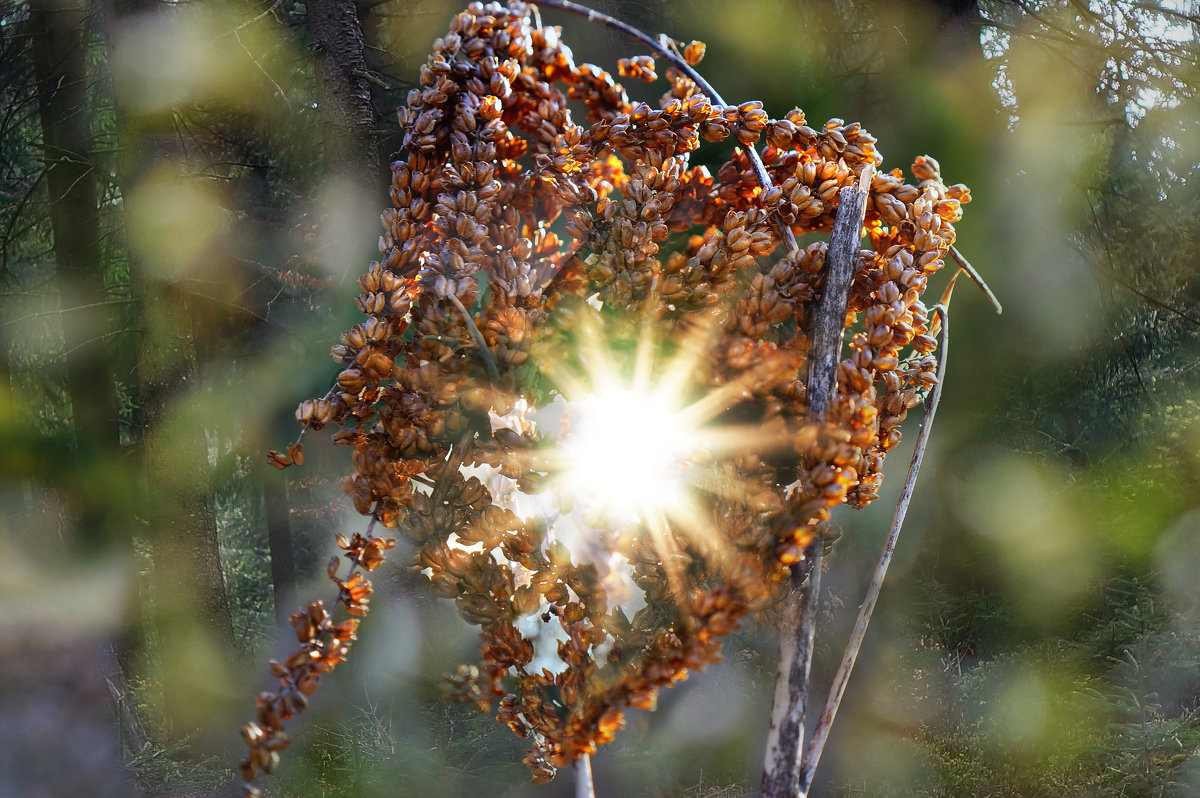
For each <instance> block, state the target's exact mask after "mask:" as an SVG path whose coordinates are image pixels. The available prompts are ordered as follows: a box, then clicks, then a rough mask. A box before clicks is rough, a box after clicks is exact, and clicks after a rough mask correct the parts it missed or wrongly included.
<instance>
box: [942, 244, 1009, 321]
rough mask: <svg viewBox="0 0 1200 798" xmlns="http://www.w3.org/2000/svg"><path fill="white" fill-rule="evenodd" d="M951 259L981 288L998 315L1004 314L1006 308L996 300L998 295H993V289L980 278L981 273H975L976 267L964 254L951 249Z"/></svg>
mask: <svg viewBox="0 0 1200 798" xmlns="http://www.w3.org/2000/svg"><path fill="white" fill-rule="evenodd" d="M950 257H951V258H952V259H953V260H954V263H955V265H957V266H958V268H960V269H962V270H963V271H964V272H966V273H967V276H968V277H970V278H971V282H973V283H975V285H977V286H979V290H980V291H982V292H983V295H984V296H986V297H987V298H988V302H990V303H992V307H993V308H994V309H995V311H996V313H997V314H1000V313H1003V312H1004V306H1003V305H1001V304H1000V300H999V299H996V295H995V294H993V293H992V289H991V288H989V287H988V284H987V283H986V282H985V281H984V279H983V277H981V276H980V274H979V272H977V271H975V267H974V266H972V265H971V263H970V261H968V260H967V259H966V258H964V257H963V256H962V253H961V252H959V251H958V250H957V249H955V248H954V247H950Z"/></svg>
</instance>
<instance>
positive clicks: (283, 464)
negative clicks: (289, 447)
mask: <svg viewBox="0 0 1200 798" xmlns="http://www.w3.org/2000/svg"><path fill="white" fill-rule="evenodd" d="M267 462H268V463H270V464H271V465H272V466H274V467H275V468H278V469H280V470H282V469H284V468H287V467H288V466H290V465H291V464H292V461H291V460H290V459H289V458H288V456H287V455H286V454H284V453H283V452H277V451H274V450H271V451H270V452H267Z"/></svg>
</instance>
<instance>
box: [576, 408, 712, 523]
mask: <svg viewBox="0 0 1200 798" xmlns="http://www.w3.org/2000/svg"><path fill="white" fill-rule="evenodd" d="M564 427H565V428H566V432H565V434H564V436H563V443H562V450H563V457H564V460H565V463H564V465H565V469H564V473H563V476H562V477H561V482H562V487H563V488H564V489H565V490H566V491H567V492H569V493H571V494H573V495H574V496H576V497H579V498H581V499H583V500H584V502H585V503H586V504H589V505H592V506H595V507H597V508H598V509H601V510H603V511H605V512H607V513H609V514H610V515H612V516H614V517H616V518H618V519H623V520H632V519H634V518H638V519H639V520H645V516H646V514H647V513H651V512H654V511H661V510H668V511H669V510H670V509H672V508H674V507H678V506H679V505H680V504H681V503H682V501H683V498H684V489H685V481H686V477H687V469H688V463H689V460H690V458H691V457H692V456H693V455H694V454H695V453H696V452H697V450H699V449H700V448H701V446H702V440H701V438H700V435H699V434H698V431H697V430H696V429H694V428H691V427H689V425H688V424H687V423H686V422H685V421H684V415H683V413H681V412H680V411H679V410H678V409H677V408H674V407H672V405H671V403H670V402H669V401H668V398H667V397H665V396H663V395H661V394H657V395H656V394H653V393H648V392H644V391H638V390H634V389H629V388H618V389H615V390H610V391H606V392H604V393H601V394H599V395H597V396H594V397H589V398H587V399H582V400H578V401H576V402H572V403H571V405H570V406H569V407H568V410H567V418H566V419H565V423H564Z"/></svg>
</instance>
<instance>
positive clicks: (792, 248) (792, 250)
mask: <svg viewBox="0 0 1200 798" xmlns="http://www.w3.org/2000/svg"><path fill="white" fill-rule="evenodd" d="M534 6H535V7H536V6H543V7H545V8H557V9H558V10H560V11H569V12H570V13H572V14H578V15H580V16H583V17H586V18H587V19H588V20H589V21H591V22H599V23H600V24H601V25H604V26H606V27H609V28H613V29H614V30H618V31H620V32H621V33H624V34H625V35H626V36H628V37H630V38H631V39H636V40H637V41H639V42H641V43H642V44H644V45H646V46H647V47H649V48H650V49H651V50H653V51H654V52H656V53H658V54H659V55H660V56H662V57H663V58H665V59H667V60H668V61H670V62H671V65H672V66H673V67H675V68H676V69H678V70H679V71H680V72H682V73H683V74H684V75H686V76H687V77H688V79H689V80H691V81H692V82H693V83H695V84H696V86H698V87H699V88H700V90H701V91H702V92H704V93H705V94H706V95H707V96H708V99H709V100H710V101H712V103H713V105H721V106H724V105H725V104H726V103H725V101H724V100H723V99H721V95H720V94H718V93H717V90H716V89H714V88H713V87H712V85H711V84H710V83H709V82H708V81H707V80H705V79H704V76H703V75H701V74H700V73H699V72H697V71H696V70H695V68H693V67H692V65H691V64H689V63H688V62H687V61H685V60H684V59H683V58H682V57H680V55H679V53H677V52H674V51H672V50H671V48H670V47H668V46H666V45H665V44H663V42H661V41H659V40H658V39H655V38H654V37H652V36H650V35H649V34H647V33H645V32H643V31H640V30H638V29H637V28H635V27H633V26H632V25H630V24H629V23H627V22H622V21H621V20H619V19H617V18H616V17H610V16H609V15H608V14H605V13H603V12H600V11H596V10H594V9H591V8H588V7H587V6H581V5H579V4H578V3H572V2H571V0H537V1H536V2H535V3H534ZM663 38H666V39H668V41H672V40H671V39H670V38H669V37H667V36H665V34H664V36H663ZM738 147H739V148H741V150H742V152H744V153H746V156H747V157H748V158H749V159H750V163H751V164H753V166H754V174H755V175H757V176H758V182H759V183H761V184H762V191H763V194H766V193H767V192H768V191H770V190H771V187H772V186H773V183H772V182H771V176H770V175H769V174H767V167H766V164H764V163H763V160H762V156H760V155H759V154H758V150H756V149H755V148H754V147H753V146H751V145H746V144H740V143H739V144H738ZM775 227H776V229H777V230H778V232H779V236H780V238H782V239H783V245H784V246H785V247H786V248H787V251H788V254H789V255H794V254H796V253H797V252H799V251H800V246H799V244H797V243H796V236H795V234H794V233H792V228H791V226H790V225H788V223H787V222H785V221H783V219H782V218H780V217H779V216H778V215H776V216H775Z"/></svg>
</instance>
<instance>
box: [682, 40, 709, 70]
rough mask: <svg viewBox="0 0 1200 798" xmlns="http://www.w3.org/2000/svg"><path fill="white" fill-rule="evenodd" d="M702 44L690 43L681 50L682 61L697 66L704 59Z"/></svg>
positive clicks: (699, 42) (697, 42)
mask: <svg viewBox="0 0 1200 798" xmlns="http://www.w3.org/2000/svg"><path fill="white" fill-rule="evenodd" d="M704 50H705V46H704V42H701V41H691V42H689V43H688V46H687V47H685V48H683V60H685V61H687V62H688V63H689V64H691V65H692V66H695V65H696V64H699V63H700V61H701V59H703V58H704Z"/></svg>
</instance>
